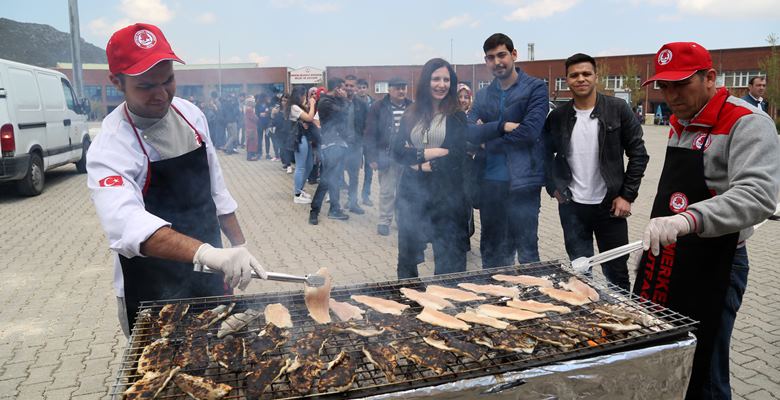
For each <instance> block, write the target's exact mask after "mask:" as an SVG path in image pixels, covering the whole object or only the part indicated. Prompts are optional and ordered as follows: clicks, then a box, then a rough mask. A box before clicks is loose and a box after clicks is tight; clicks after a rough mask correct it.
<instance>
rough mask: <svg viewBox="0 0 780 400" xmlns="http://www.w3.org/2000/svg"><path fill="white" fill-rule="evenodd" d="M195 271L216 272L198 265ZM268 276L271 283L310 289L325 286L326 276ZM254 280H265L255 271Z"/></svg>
mask: <svg viewBox="0 0 780 400" xmlns="http://www.w3.org/2000/svg"><path fill="white" fill-rule="evenodd" d="M195 271H200V272H207V273H210V274H213V273H215V272H216V271H214V270H213V269H211V268H209V267H207V266H205V265H203V266H202V269H201V268H199V266H197V265H196V266H195ZM266 274H267V276H268V278H267V279H268V280H269V281H279V282H299V283H303V284H305V285H306V286H310V287H320V286H322V285H324V284H325V277H324V276H320V275H313V274H308V275H304V276H297V275H290V274H283V273H280V272H266ZM252 278H254V279H263V278H261V277H260V275H258V274H257V272H255V271H252Z"/></svg>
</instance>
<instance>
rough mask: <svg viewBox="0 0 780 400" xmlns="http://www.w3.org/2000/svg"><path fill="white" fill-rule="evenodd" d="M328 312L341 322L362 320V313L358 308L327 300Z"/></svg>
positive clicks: (363, 312)
mask: <svg viewBox="0 0 780 400" xmlns="http://www.w3.org/2000/svg"><path fill="white" fill-rule="evenodd" d="M328 305H329V306H330V310H331V311H333V313H334V314H336V316H337V317H339V320H341V321H349V320H351V319H363V314H365V313H366V312H365V311H363V310H362V309H361V308H360V307H357V306H353V305H352V304H349V303H346V302H340V301H336V300H333V299H329V300H328Z"/></svg>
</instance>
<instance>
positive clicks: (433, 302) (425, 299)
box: [400, 288, 455, 310]
mask: <svg viewBox="0 0 780 400" xmlns="http://www.w3.org/2000/svg"><path fill="white" fill-rule="evenodd" d="M400 291H401V294H402V295H403V296H404V297H406V298H407V299H409V300H411V301H414V302H416V303H417V304H419V305H421V306H423V307H426V308H432V309H434V310H441V309H444V308H454V307H455V305H453V304H452V303H450V302H449V301H447V300H445V299H443V298H441V297H438V296H434V295H432V294H430V293H426V292H419V291H417V290H414V289H410V288H401V289H400Z"/></svg>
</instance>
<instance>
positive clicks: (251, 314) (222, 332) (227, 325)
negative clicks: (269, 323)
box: [217, 308, 263, 339]
mask: <svg viewBox="0 0 780 400" xmlns="http://www.w3.org/2000/svg"><path fill="white" fill-rule="evenodd" d="M261 315H263V313H261V312H260V311H258V310H253V309H251V308H250V309H247V310H246V311H244V312H240V313H235V314H233V315H230V316H229V317H227V318H226V319H225V320H224V321H222V325H221V326H220V327H219V331H217V338H219V339H222V338H223V337H225V336H227V335H231V334H234V333H236V332H238V331H240V330H241V329H244V328H245V327H246V326H247V325H248V324H249V323H250V322H252V321H254V320H256V319H257V318H259V317H260V316H261Z"/></svg>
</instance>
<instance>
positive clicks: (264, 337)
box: [244, 322, 290, 363]
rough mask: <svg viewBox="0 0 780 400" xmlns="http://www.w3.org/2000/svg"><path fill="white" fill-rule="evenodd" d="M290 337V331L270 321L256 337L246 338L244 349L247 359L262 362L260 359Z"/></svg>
mask: <svg viewBox="0 0 780 400" xmlns="http://www.w3.org/2000/svg"><path fill="white" fill-rule="evenodd" d="M289 338H290V332H288V331H287V330H286V329H282V328H279V327H277V326H276V325H274V324H273V323H271V322H269V323H268V324H267V325H266V326H265V328H263V330H262V331H260V334H258V335H257V336H256V337H255V338H254V339H251V341H250V339H249V338H244V350H245V351H246V358H247V360H249V361H251V362H254V363H260V359H261V357H262V356H264V355H265V354H268V353H270V352H272V351H274V350H276V349H277V348H279V346H281V345H282V344H284V343H285V342H287V340H288V339H289Z"/></svg>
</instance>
